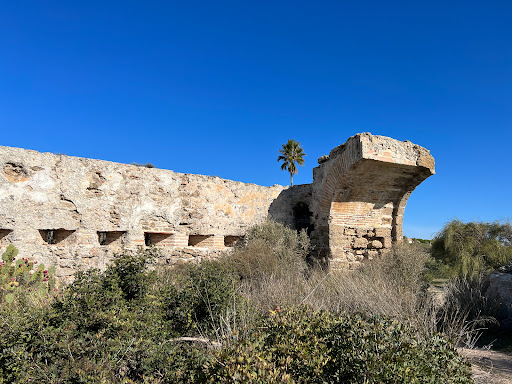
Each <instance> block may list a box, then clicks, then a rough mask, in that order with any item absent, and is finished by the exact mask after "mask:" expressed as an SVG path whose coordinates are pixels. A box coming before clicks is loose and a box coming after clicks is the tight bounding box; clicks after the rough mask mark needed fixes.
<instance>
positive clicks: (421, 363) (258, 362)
mask: <svg viewBox="0 0 512 384" xmlns="http://www.w3.org/2000/svg"><path fill="white" fill-rule="evenodd" d="M206 373H207V376H208V378H209V381H210V382H212V383H216V382H219V383H223V382H224V383H227V382H229V383H232V382H235V383H277V382H287V383H346V382H349V383H396V382H402V383H404V382H407V383H431V382H436V383H470V382H471V377H470V373H469V365H468V364H467V363H465V361H464V360H463V358H462V357H460V356H459V355H458V354H457V352H456V350H455V349H454V348H453V347H452V346H451V345H450V344H449V343H448V342H447V341H446V340H445V339H443V338H442V337H440V336H438V335H434V336H431V337H427V338H420V337H418V334H417V332H416V331H415V330H414V329H413V328H411V327H409V326H405V325H403V324H401V323H399V322H396V321H392V320H388V319H385V318H381V317H368V316H366V315H363V314H350V315H349V314H341V315H336V314H333V313H330V312H326V311H314V310H312V309H310V308H308V307H304V306H302V307H298V308H295V309H292V310H289V311H280V310H276V311H273V312H271V314H270V316H268V317H266V318H263V320H262V321H261V323H260V324H259V326H258V327H257V328H256V330H255V332H254V333H253V334H252V335H251V337H250V338H248V339H246V340H243V341H242V342H241V343H238V344H235V345H231V346H228V347H226V348H224V349H223V350H221V351H219V352H218V353H217V355H216V358H215V359H213V360H210V361H209V362H208V363H207V369H206Z"/></svg>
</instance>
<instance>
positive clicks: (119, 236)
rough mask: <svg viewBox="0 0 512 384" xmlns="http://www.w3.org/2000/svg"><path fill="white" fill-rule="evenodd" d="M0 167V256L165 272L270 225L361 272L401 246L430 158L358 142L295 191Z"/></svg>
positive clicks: (118, 168)
mask: <svg viewBox="0 0 512 384" xmlns="http://www.w3.org/2000/svg"><path fill="white" fill-rule="evenodd" d="M0 167H1V168H0V169H1V170H2V173H0V246H4V245H7V244H10V243H12V244H14V245H15V246H16V247H18V248H19V249H20V253H21V254H23V255H24V257H33V258H35V259H36V260H38V261H39V262H44V263H47V264H52V265H55V266H56V267H57V271H56V273H57V276H59V277H69V276H71V275H72V274H73V272H74V271H75V270H76V269H77V268H88V267H98V268H104V267H105V265H106V264H108V263H109V262H110V261H111V259H112V258H113V257H114V254H115V253H118V252H120V251H122V250H124V249H135V248H136V247H138V246H142V247H144V246H147V245H148V244H153V245H156V246H158V247H160V248H162V250H163V254H164V256H163V258H164V259H165V262H166V263H169V264H173V263H176V262H181V261H190V260H198V259H201V258H203V257H216V256H218V254H219V252H222V251H224V250H226V249H230V248H231V247H232V246H233V244H234V242H235V241H236V240H237V239H240V238H241V237H242V236H243V235H244V234H245V232H246V230H247V228H249V227H250V226H252V225H254V224H256V223H260V222H261V221H263V220H264V219H265V218H266V217H267V216H270V217H272V218H273V219H274V220H276V221H279V222H282V223H284V224H286V225H288V226H290V227H292V228H295V229H305V230H307V231H308V234H310V236H311V239H312V242H313V244H314V245H315V252H316V253H315V256H316V257H318V258H319V260H324V261H326V260H328V258H329V257H331V258H332V262H333V263H334V265H338V266H347V267H355V266H357V265H359V264H360V263H361V262H362V261H364V260H367V259H371V258H373V257H376V256H378V255H380V254H381V253H382V252H383V251H384V250H385V249H387V248H389V247H390V246H391V244H392V242H393V241H399V240H401V237H402V218H403V212H404V209H405V204H406V202H407V198H408V197H409V195H410V193H411V192H412V191H413V190H414V188H415V187H416V186H417V185H418V184H419V183H421V181H423V180H424V179H425V178H426V177H428V176H430V175H431V174H433V173H434V159H433V158H432V156H430V154H429V152H428V151H427V150H426V149H424V148H422V147H419V146H417V145H415V144H412V143H410V142H399V141H397V140H393V139H390V138H386V137H382V136H372V135H371V134H368V133H363V134H358V135H355V136H353V137H351V138H350V139H349V140H348V141H347V142H346V143H345V144H343V145H342V146H339V147H336V148H335V149H333V150H332V151H331V153H330V154H329V156H324V157H323V158H322V161H321V164H320V165H319V166H318V167H317V168H315V170H314V172H313V176H314V181H313V183H312V184H308V185H298V186H294V187H293V188H288V187H282V186H278V185H275V186H272V187H262V186H258V185H254V184H246V183H240V182H235V181H231V180H224V179H220V178H218V177H209V176H201V175H192V174H182V173H176V172H172V171H169V170H163V169H156V168H145V167H139V166H134V165H126V164H119V163H113V162H108V161H101V160H92V159H84V158H77V157H70V156H64V155H54V154H50V153H39V152H36V151H30V150H24V149H19V148H10V147H0Z"/></svg>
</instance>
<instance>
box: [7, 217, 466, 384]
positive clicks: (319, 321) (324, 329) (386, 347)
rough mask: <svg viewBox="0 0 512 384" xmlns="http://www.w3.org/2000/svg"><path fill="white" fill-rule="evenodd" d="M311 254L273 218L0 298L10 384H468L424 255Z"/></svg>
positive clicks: (412, 251)
mask: <svg viewBox="0 0 512 384" xmlns="http://www.w3.org/2000/svg"><path fill="white" fill-rule="evenodd" d="M309 249H310V245H309V240H308V238H307V236H306V234H305V233H304V232H302V233H297V232H296V231H293V230H290V229H287V228H285V227H284V226H282V225H280V224H276V223H272V222H267V223H263V224H262V225H260V226H257V227H255V228H252V229H251V230H250V231H249V233H248V236H247V239H246V242H245V244H243V245H239V246H237V247H236V248H235V250H234V252H233V254H232V255H231V256H227V257H224V258H222V259H220V260H216V261H203V262H202V263H201V264H187V265H181V266H177V267H173V268H169V267H163V266H159V265H158V264H155V261H156V260H157V259H158V251H157V250H156V249H154V248H152V249H150V250H147V251H145V252H142V251H141V252H139V253H135V254H122V255H117V256H116V258H115V260H114V262H113V263H112V264H111V265H110V266H108V267H107V268H106V269H105V270H104V271H99V270H94V269H93V270H88V271H81V272H78V273H76V274H75V277H74V281H73V283H71V284H70V285H69V286H67V287H66V288H65V289H64V291H63V292H62V293H61V294H59V295H55V296H56V297H53V295H52V296H51V297H50V298H48V300H46V301H37V300H27V297H28V296H27V295H28V292H29V291H23V290H22V291H20V292H22V293H21V294H20V295H16V296H15V297H14V298H13V300H12V301H10V302H6V301H3V302H2V303H1V304H0V330H1V332H2V336H3V337H2V338H0V351H1V352H2V353H1V354H0V383H11V382H23V383H24V382H39V383H90V382H99V383H101V382H105V383H208V382H211V383H214V382H215V383H216V382H220V383H222V382H231V383H236V382H238V383H278V382H279V383H285V382H287V383H316V382H318V383H338V382H353V383H359V382H361V383H363V382H366V383H372V382H373V383H396V382H404V383H405V382H407V383H409V382H410V383H414V382H417V383H429V382H436V383H470V382H471V378H470V375H469V366H468V364H467V363H466V362H465V361H464V360H463V359H462V358H461V357H460V356H459V355H458V354H457V352H456V351H455V349H454V348H453V346H452V344H451V343H450V342H449V341H447V339H446V338H445V337H444V336H442V335H441V334H438V333H437V332H436V322H435V316H433V314H432V313H431V309H429V308H430V307H428V303H430V302H429V300H428V295H427V292H426V290H425V289H424V286H425V281H424V279H423V278H422V276H423V270H424V263H425V260H426V259H427V258H428V255H427V254H426V253H425V252H424V250H421V252H417V251H416V248H412V247H405V248H397V249H396V250H394V251H393V252H392V253H391V254H390V255H389V257H387V258H383V259H381V260H375V263H372V264H369V265H368V266H367V267H365V268H362V269H361V270H360V271H355V272H351V273H348V274H346V273H340V274H337V273H331V272H329V273H326V272H325V271H311V270H308V267H307V263H306V258H307V254H308V251H309ZM13 252H14V251H13V250H12V248H11V249H10V250H9V254H10V255H12V253H13ZM29 264H30V262H29ZM44 283H45V284H46V283H47V282H44ZM20 286H21V284H20ZM23 292H25V293H23Z"/></svg>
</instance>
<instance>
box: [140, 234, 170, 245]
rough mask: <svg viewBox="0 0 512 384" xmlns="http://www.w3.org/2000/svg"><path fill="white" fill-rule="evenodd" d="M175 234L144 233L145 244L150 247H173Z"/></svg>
mask: <svg viewBox="0 0 512 384" xmlns="http://www.w3.org/2000/svg"><path fill="white" fill-rule="evenodd" d="M172 235H173V233H165V232H144V244H146V245H147V246H148V247H149V246H151V245H160V246H162V245H173V244H172Z"/></svg>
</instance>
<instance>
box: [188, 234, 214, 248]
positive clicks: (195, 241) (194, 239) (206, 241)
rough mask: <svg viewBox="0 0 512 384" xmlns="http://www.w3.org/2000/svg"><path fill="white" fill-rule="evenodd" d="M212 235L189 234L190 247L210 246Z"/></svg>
mask: <svg viewBox="0 0 512 384" xmlns="http://www.w3.org/2000/svg"><path fill="white" fill-rule="evenodd" d="M211 237H212V235H189V237H188V246H189V247H209V246H211V239H210V238H211Z"/></svg>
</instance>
